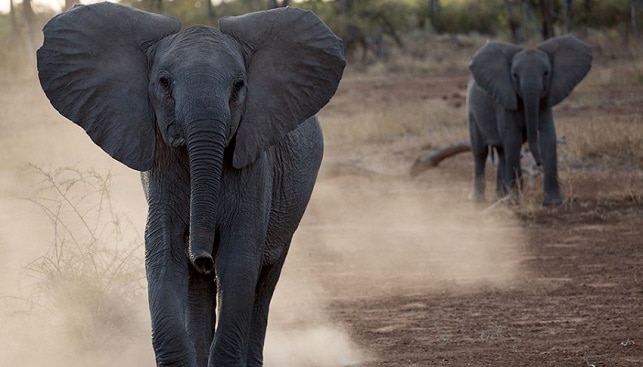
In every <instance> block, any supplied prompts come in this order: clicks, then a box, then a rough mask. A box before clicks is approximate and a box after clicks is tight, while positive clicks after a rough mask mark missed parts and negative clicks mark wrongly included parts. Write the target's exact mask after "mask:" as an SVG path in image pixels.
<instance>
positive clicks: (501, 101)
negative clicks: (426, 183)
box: [467, 35, 592, 205]
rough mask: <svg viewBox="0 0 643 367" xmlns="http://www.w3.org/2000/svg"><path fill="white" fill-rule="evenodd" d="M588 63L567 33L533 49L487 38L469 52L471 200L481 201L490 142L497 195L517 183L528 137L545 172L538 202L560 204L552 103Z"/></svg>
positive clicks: (568, 89)
mask: <svg viewBox="0 0 643 367" xmlns="http://www.w3.org/2000/svg"><path fill="white" fill-rule="evenodd" d="M591 64H592V51H591V49H590V48H589V46H587V45H585V44H584V43H583V42H581V41H579V40H578V39H577V38H576V37H574V36H572V35H566V36H562V37H557V38H552V39H550V40H547V41H545V42H543V43H541V44H539V45H538V46H537V47H536V48H535V49H524V48H522V47H519V46H515V45H512V44H507V43H501V42H487V44H485V45H484V46H483V47H482V48H480V49H479V50H478V51H477V52H476V53H475V54H474V55H473V58H472V60H471V64H470V65H469V69H470V70H471V74H472V80H471V81H470V82H469V89H468V96H467V110H468V119H469V132H470V136H471V146H472V151H473V159H474V182H473V191H472V193H471V199H473V200H476V201H480V200H484V190H485V176H484V168H485V160H486V157H487V154H488V151H489V147H491V148H492V149H495V150H496V152H497V154H498V174H497V184H496V193H497V195H498V196H499V197H503V196H505V195H506V194H507V193H508V192H509V191H510V190H512V189H515V188H516V187H517V186H518V185H520V182H521V179H520V178H521V169H520V150H521V147H522V145H523V144H524V143H525V142H528V145H529V149H530V150H531V153H532V155H533V156H534V159H535V160H536V162H537V163H538V164H542V167H543V171H544V179H543V185H544V198H543V204H545V205H556V204H560V203H562V200H563V198H562V195H561V194H560V187H559V184H558V173H557V157H556V129H555V127H554V119H553V115H552V107H553V106H555V105H556V104H558V103H559V102H561V101H562V100H563V99H565V97H567V96H568V95H569V94H570V93H571V91H572V89H573V88H574V87H575V86H576V85H577V84H578V83H579V82H580V81H581V80H582V79H583V78H584V77H585V75H587V73H588V72H589V69H590V67H591Z"/></svg>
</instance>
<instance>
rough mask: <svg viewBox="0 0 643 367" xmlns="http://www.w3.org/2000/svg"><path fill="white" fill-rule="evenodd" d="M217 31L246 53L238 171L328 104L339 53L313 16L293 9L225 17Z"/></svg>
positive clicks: (236, 156) (336, 44)
mask: <svg viewBox="0 0 643 367" xmlns="http://www.w3.org/2000/svg"><path fill="white" fill-rule="evenodd" d="M219 26H220V30H221V31H222V32H223V33H225V34H227V35H229V36H231V37H232V38H234V39H236V40H237V41H238V42H239V43H240V44H241V45H242V46H243V47H244V52H245V55H244V57H245V60H246V67H247V84H248V94H247V99H246V107H245V111H244V114H243V119H242V121H241V123H240V125H239V128H238V130H237V137H236V142H235V151H234V158H233V164H234V166H235V167H236V168H242V167H245V166H246V165H248V164H250V163H252V162H254V161H255V160H256V159H257V158H258V157H259V156H260V155H261V153H262V152H263V151H264V150H265V149H267V148H268V147H269V146H271V145H273V144H275V143H277V142H279V141H280V140H281V139H282V138H284V137H285V135H286V134H288V133H289V132H290V131H292V130H294V129H295V128H296V127H297V126H298V125H299V124H300V123H302V122H304V121H305V120H306V119H308V118H309V117H311V116H313V115H315V114H316V113H317V112H318V111H319V110H320V109H321V108H322V107H324V106H325V105H326V103H328V101H329V100H330V98H331V97H332V96H333V95H334V94H335V91H336V90H337V86H338V85H339V81H340V79H341V77H342V73H343V71H344V66H345V64H346V61H345V59H344V48H343V45H342V41H341V39H339V38H338V37H337V36H335V34H333V32H332V31H331V30H330V29H329V28H328V27H327V26H326V25H325V24H324V23H323V22H322V21H321V19H319V18H318V17H317V16H316V15H315V14H314V13H312V12H310V11H306V10H301V9H297V8H291V7H286V8H279V9H274V10H268V11H261V12H256V13H250V14H246V15H242V16H238V17H226V18H222V19H221V20H220V21H219Z"/></svg>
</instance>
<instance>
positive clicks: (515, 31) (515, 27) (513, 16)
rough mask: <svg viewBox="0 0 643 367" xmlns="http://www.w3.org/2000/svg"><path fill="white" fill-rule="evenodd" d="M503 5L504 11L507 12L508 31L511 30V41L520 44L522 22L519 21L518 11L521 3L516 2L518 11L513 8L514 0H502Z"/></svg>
mask: <svg viewBox="0 0 643 367" xmlns="http://www.w3.org/2000/svg"><path fill="white" fill-rule="evenodd" d="M520 2H521V1H520ZM504 5H505V12H506V13H507V23H508V25H509V31H510V32H511V37H512V40H513V43H515V44H521V43H522V38H523V35H522V23H521V22H520V18H521V16H520V11H521V10H522V4H521V3H519V4H517V5H518V6H517V8H518V11H516V10H515V9H516V6H515V5H516V4H515V1H511V0H504Z"/></svg>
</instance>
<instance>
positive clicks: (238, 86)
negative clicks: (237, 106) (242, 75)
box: [230, 79, 246, 103]
mask: <svg viewBox="0 0 643 367" xmlns="http://www.w3.org/2000/svg"><path fill="white" fill-rule="evenodd" d="M245 86H246V83H245V82H244V81H243V79H238V80H237V81H236V82H234V84H233V85H232V93H231V94H230V103H234V102H236V101H237V99H238V98H239V94H240V93H241V91H242V90H243V88H244V87H245Z"/></svg>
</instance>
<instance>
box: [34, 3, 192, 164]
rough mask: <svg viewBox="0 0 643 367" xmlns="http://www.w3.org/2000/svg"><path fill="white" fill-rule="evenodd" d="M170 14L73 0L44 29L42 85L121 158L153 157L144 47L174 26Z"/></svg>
mask: <svg viewBox="0 0 643 367" xmlns="http://www.w3.org/2000/svg"><path fill="white" fill-rule="evenodd" d="M179 28H180V22H179V21H178V20H176V19H174V18H170V17H166V16H162V15H157V14H152V13H147V12H144V11H141V10H137V9H134V8H129V7H125V6H121V5H117V4H113V3H107V2H106V3H100V4H94V5H87V6H82V5H80V6H75V7H73V8H72V9H71V10H69V11H67V12H65V13H62V14H59V15H57V16H56V17H54V18H52V19H51V20H50V21H49V22H48V23H47V24H46V25H45V27H44V28H43V33H44V36H45V38H44V43H43V46H42V47H41V48H40V49H39V50H38V54H37V55H38V75H39V78H40V84H41V85H42V88H43V90H44V91H45V94H46V95H47V97H48V98H49V100H50V101H51V104H52V105H53V106H54V107H55V108H56V109H57V110H58V112H60V113H61V114H62V115H63V116H65V117H67V118H68V119H70V120H71V121H73V122H74V123H76V124H78V125H80V126H81V127H82V128H83V129H85V131H86V132H87V134H88V135H89V136H90V137H91V138H92V140H93V141H94V142H95V143H96V144H97V145H99V146H100V147H101V148H103V150H104V151H106V152H107V153H109V155H111V156H112V157H114V158H115V159H117V160H118V161H120V162H122V163H124V164H126V165H127V166H129V167H131V168H134V169H137V170H141V171H144V170H148V169H150V168H152V165H153V163H154V151H155V144H156V138H155V132H154V112H153V110H152V107H151V105H150V102H149V98H148V92H147V90H148V74H149V71H148V59H147V55H146V53H147V50H148V48H149V47H150V46H151V45H153V44H155V43H156V42H157V41H158V40H160V39H162V38H164V37H165V36H167V35H169V34H172V33H176V32H178V30H179Z"/></svg>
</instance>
